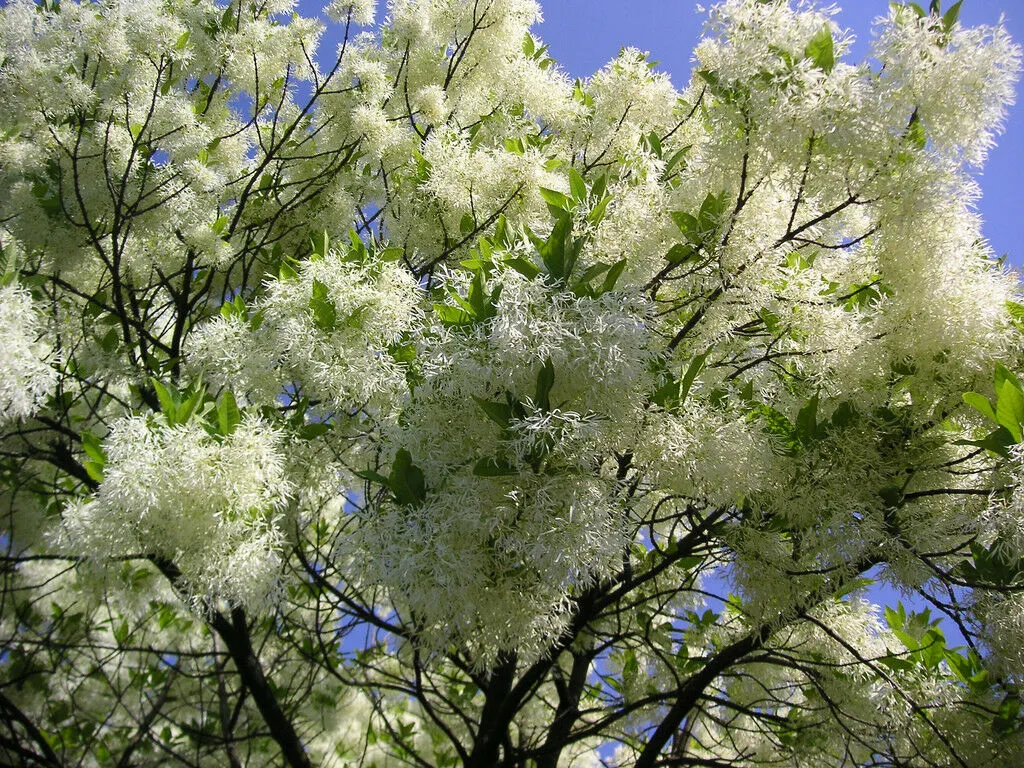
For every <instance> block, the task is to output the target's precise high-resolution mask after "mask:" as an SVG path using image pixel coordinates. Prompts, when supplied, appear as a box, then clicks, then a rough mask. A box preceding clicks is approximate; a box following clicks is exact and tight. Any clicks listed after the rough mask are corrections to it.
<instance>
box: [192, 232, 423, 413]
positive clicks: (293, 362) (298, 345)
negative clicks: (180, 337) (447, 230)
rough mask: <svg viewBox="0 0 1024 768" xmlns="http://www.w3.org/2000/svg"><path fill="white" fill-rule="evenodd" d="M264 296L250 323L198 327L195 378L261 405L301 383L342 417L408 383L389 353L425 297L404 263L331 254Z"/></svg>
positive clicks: (220, 321) (235, 319)
mask: <svg viewBox="0 0 1024 768" xmlns="http://www.w3.org/2000/svg"><path fill="white" fill-rule="evenodd" d="M266 289H267V293H266V296H265V297H264V298H262V299H260V300H259V301H257V302H256V303H255V305H254V307H253V308H252V317H251V318H249V319H248V320H247V319H243V318H241V317H239V316H237V315H232V316H230V317H227V318H225V317H218V318H215V319H213V320H211V321H209V322H208V323H206V324H204V325H202V326H200V327H199V328H197V329H196V331H195V333H193V335H192V336H191V337H190V339H189V341H188V344H187V347H186V355H187V358H188V360H189V364H190V366H191V368H192V369H193V370H194V371H195V372H197V373H202V374H203V375H204V376H206V377H207V379H208V380H210V381H212V382H214V383H216V384H220V385H225V386H226V385H229V384H230V385H231V386H232V388H235V389H237V391H238V392H239V393H240V394H241V395H242V396H243V397H244V398H245V399H246V401H248V402H252V403H259V404H267V403H272V402H273V401H274V400H275V398H277V397H278V396H280V395H282V394H283V392H284V389H285V386H286V385H288V384H291V383H293V382H298V383H299V384H301V387H302V391H303V393H305V394H307V395H309V396H310V397H313V398H315V399H317V400H321V401H324V402H325V403H326V404H328V405H329V406H330V407H336V408H341V409H342V410H346V411H347V410H352V409H356V408H359V407H362V406H366V405H373V404H379V403H380V402H382V400H381V398H384V399H387V398H390V397H393V396H394V394H395V393H396V391H397V390H398V389H399V388H400V387H402V386H403V385H404V381H405V374H404V372H403V371H402V369H401V368H400V367H399V366H398V364H397V363H396V362H395V360H394V358H393V357H392V355H391V353H390V352H389V347H390V346H391V345H393V344H396V343H398V342H399V341H400V340H401V339H402V336H403V334H405V333H406V332H408V331H409V330H410V328H411V327H412V325H413V323H414V321H415V320H416V318H417V317H418V312H417V299H418V295H417V293H418V291H419V289H418V287H417V285H416V281H415V280H414V278H413V277H412V275H411V274H410V273H409V272H408V270H406V269H405V268H404V267H402V266H401V265H400V264H397V263H383V264H376V265H374V266H373V267H372V268H371V267H361V266H359V265H357V264H355V263H352V262H347V261H344V260H343V258H342V256H341V255H340V254H339V253H337V252H335V251H332V252H331V253H329V254H328V255H327V256H326V257H325V258H323V259H318V260H313V261H309V262H307V263H305V264H304V265H303V266H302V267H301V268H300V270H299V272H298V274H297V275H296V276H295V277H282V278H280V279H277V280H272V281H270V282H269V283H268V284H267V286H266ZM257 317H258V318H259V320H256V319H255V318H257Z"/></svg>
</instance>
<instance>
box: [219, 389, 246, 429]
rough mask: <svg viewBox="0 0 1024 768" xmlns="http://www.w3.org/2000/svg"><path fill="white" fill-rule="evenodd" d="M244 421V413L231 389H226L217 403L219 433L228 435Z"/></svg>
mask: <svg viewBox="0 0 1024 768" xmlns="http://www.w3.org/2000/svg"><path fill="white" fill-rule="evenodd" d="M241 423H242V414H241V413H239V412H238V404H237V403H236V402H235V396H234V394H232V392H231V390H230V389H225V390H224V394H222V395H221V396H220V403H219V404H218V405H217V433H218V434H220V435H223V436H224V437H227V436H228V435H230V434H231V433H232V432H234V431H235V427H237V426H238V425H239V424H241Z"/></svg>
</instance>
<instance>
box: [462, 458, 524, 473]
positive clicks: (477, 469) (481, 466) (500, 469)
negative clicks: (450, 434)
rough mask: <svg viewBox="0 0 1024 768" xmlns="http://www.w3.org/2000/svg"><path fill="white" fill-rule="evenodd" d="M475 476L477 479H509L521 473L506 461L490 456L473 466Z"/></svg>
mask: <svg viewBox="0 0 1024 768" xmlns="http://www.w3.org/2000/svg"><path fill="white" fill-rule="evenodd" d="M473 474H474V475H476V476H477V477H507V476H509V475H518V474H519V471H518V470H517V469H515V468H514V467H513V466H512V465H510V464H509V463H508V462H506V461H503V460H501V459H498V458H496V457H494V456H488V457H487V458H484V459H480V461H478V462H477V463H476V464H474V465H473Z"/></svg>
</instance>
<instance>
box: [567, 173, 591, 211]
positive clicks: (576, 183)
mask: <svg viewBox="0 0 1024 768" xmlns="http://www.w3.org/2000/svg"><path fill="white" fill-rule="evenodd" d="M569 189H570V191H571V192H572V199H573V200H574V201H575V202H577V203H582V202H584V201H585V200H586V199H587V183H586V182H585V181H584V180H583V177H582V176H580V174H579V172H578V171H577V170H576V169H575V168H573V167H572V166H569Z"/></svg>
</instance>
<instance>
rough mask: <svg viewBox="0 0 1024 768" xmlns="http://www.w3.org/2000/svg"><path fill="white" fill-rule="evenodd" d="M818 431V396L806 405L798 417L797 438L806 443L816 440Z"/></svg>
mask: <svg viewBox="0 0 1024 768" xmlns="http://www.w3.org/2000/svg"><path fill="white" fill-rule="evenodd" d="M817 430H818V395H817V394H815V395H814V397H812V398H811V399H810V400H808V401H807V402H806V403H804V405H803V407H801V408H800V412H799V413H797V415H796V436H797V438H798V439H799V440H801V441H803V442H804V443H809V442H811V441H812V440H813V439H814V436H815V433H816V432H817Z"/></svg>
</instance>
